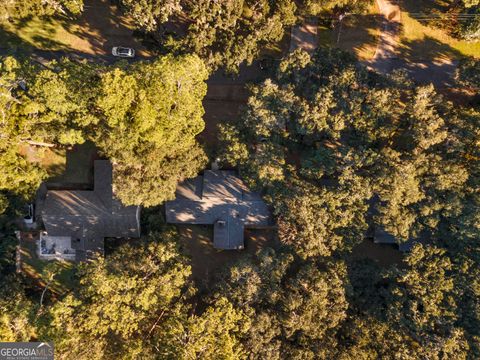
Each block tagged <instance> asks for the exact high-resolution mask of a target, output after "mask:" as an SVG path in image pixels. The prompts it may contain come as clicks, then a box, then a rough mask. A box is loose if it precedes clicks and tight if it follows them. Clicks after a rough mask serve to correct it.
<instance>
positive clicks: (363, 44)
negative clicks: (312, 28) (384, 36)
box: [318, 14, 382, 60]
mask: <svg viewBox="0 0 480 360" xmlns="http://www.w3.org/2000/svg"><path fill="white" fill-rule="evenodd" d="M381 26H382V17H381V16H376V15H371V14H370V15H356V14H354V15H351V16H347V17H345V19H344V20H342V23H341V24H340V23H339V22H338V21H337V22H332V21H331V20H328V21H323V22H321V23H320V25H319V29H318V38H319V45H320V46H336V47H339V48H340V49H342V50H345V51H349V52H351V53H353V54H355V55H357V56H358V57H359V58H360V60H364V59H368V58H371V57H373V55H374V54H375V49H376V46H377V43H378V40H379V39H378V35H379V31H380V29H381ZM376 32H378V34H376Z"/></svg>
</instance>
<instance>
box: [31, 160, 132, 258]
mask: <svg viewBox="0 0 480 360" xmlns="http://www.w3.org/2000/svg"><path fill="white" fill-rule="evenodd" d="M37 209H38V210H40V217H41V221H42V222H43V226H44V227H45V231H44V232H42V234H41V237H40V243H39V246H38V249H39V250H38V251H39V256H40V258H45V259H48V258H64V259H70V260H76V261H85V260H88V259H90V258H92V257H94V256H95V255H97V254H103V252H104V238H106V237H114V238H122V237H129V238H130V237H139V236H140V207H138V206H123V205H122V204H121V203H120V201H119V200H118V199H116V198H115V196H114V194H113V190H112V165H111V163H110V162H109V161H108V160H96V161H95V162H94V187H93V190H47V192H46V195H45V198H43V199H41V205H37Z"/></svg>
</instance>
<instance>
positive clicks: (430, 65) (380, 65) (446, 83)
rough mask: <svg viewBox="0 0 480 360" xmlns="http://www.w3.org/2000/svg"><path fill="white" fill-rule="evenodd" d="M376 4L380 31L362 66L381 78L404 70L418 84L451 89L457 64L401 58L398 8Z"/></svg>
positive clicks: (389, 3) (384, 1)
mask: <svg viewBox="0 0 480 360" xmlns="http://www.w3.org/2000/svg"><path fill="white" fill-rule="evenodd" d="M376 1H377V5H378V7H379V9H380V13H381V14H382V16H383V27H382V33H381V35H380V40H379V42H378V45H377V49H376V51H375V55H374V57H373V59H372V60H370V61H369V62H367V63H366V65H367V66H369V67H370V68H372V69H374V70H375V71H377V72H379V73H382V74H388V73H390V72H392V71H393V70H395V69H403V70H406V71H407V73H408V74H409V75H410V76H411V78H412V79H414V80H415V81H416V82H418V83H420V84H429V83H432V84H433V85H435V86H436V87H442V88H443V87H451V86H454V85H455V81H454V76H455V70H456V68H457V64H458V62H457V61H454V60H448V59H445V60H438V61H422V62H411V61H408V60H406V59H404V58H402V56H401V54H400V51H399V45H400V41H399V39H400V31H401V21H402V19H401V10H400V7H399V6H398V5H396V4H395V3H393V2H392V1H391V0H376Z"/></svg>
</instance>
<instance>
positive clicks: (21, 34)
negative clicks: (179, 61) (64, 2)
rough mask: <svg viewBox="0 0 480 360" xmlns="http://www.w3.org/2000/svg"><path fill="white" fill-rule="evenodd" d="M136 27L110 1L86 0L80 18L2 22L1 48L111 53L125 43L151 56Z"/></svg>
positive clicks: (0, 32) (0, 24)
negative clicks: (141, 41)
mask: <svg viewBox="0 0 480 360" xmlns="http://www.w3.org/2000/svg"><path fill="white" fill-rule="evenodd" d="M133 29H134V22H133V20H132V19H130V18H128V17H127V16H124V15H123V14H121V12H120V11H119V10H118V8H117V7H116V6H114V5H112V4H111V2H110V0H85V7H84V11H83V13H82V14H81V15H80V16H79V17H78V18H72V19H71V18H68V17H65V16H52V17H32V18H27V19H23V20H21V21H16V22H12V23H0V49H10V50H14V51H15V50H20V51H24V52H30V51H32V50H33V49H39V50H52V51H58V50H64V51H70V52H76V53H83V54H89V55H107V54H110V52H111V49H112V47H113V46H119V45H121V46H127V47H133V48H135V49H136V50H137V53H138V54H139V55H149V54H148V52H146V51H145V48H144V47H143V46H142V45H141V44H140V42H139V40H138V39H135V38H134V36H133Z"/></svg>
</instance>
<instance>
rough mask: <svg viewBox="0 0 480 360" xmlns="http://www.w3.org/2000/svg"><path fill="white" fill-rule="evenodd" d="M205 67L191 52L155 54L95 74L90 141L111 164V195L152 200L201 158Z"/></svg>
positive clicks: (170, 190)
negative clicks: (96, 88) (156, 56)
mask: <svg viewBox="0 0 480 360" xmlns="http://www.w3.org/2000/svg"><path fill="white" fill-rule="evenodd" d="M206 78H207V70H206V68H205V66H204V65H203V62H202V61H201V60H200V59H199V58H198V57H196V56H192V55H189V56H185V57H179V58H174V57H172V56H167V57H161V58H159V59H157V60H156V61H155V62H153V63H141V64H136V65H133V66H131V67H126V68H115V69H112V70H109V71H106V72H105V73H103V74H102V75H101V81H100V85H99V95H98V98H97V100H96V102H95V106H96V108H97V110H98V117H99V123H98V125H97V126H98V131H96V132H95V133H93V134H92V135H93V140H94V141H95V143H96V145H97V146H98V147H99V148H100V150H101V152H102V153H103V154H104V155H105V156H107V157H108V158H109V159H111V160H112V162H113V163H114V184H115V192H116V195H117V196H118V197H119V198H120V199H121V200H122V202H123V203H125V204H127V205H131V204H135V205H145V206H152V205H158V204H161V203H162V202H164V201H165V200H169V199H172V197H173V196H174V193H175V188H176V185H177V183H178V182H179V181H182V180H184V179H185V178H189V177H194V176H195V175H197V173H198V171H199V170H201V169H202V168H203V167H204V165H205V163H206V156H205V153H204V152H203V150H202V149H201V147H200V146H199V145H198V143H197V141H196V139H195V137H196V136H197V135H198V134H199V133H200V132H202V131H203V129H204V126H205V124H204V122H203V119H202V116H203V113H204V110H203V106H202V99H203V97H204V96H205V94H206V84H205V82H204V81H205V80H206Z"/></svg>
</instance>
